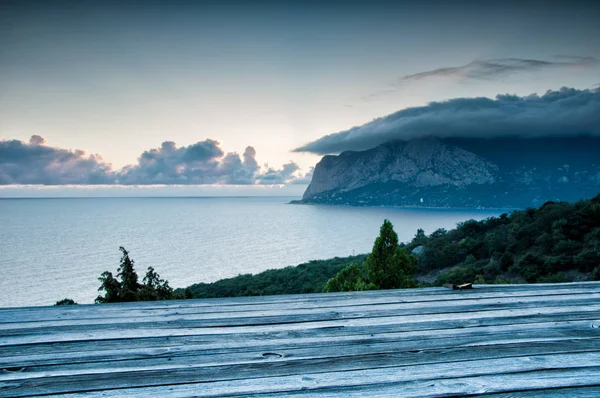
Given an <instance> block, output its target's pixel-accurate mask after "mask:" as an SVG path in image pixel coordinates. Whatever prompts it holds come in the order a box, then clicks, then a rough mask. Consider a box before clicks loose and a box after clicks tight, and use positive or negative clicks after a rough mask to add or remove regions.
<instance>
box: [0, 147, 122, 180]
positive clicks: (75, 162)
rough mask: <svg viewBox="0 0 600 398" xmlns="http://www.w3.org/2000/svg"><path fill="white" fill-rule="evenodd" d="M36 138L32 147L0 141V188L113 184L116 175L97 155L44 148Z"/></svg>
mask: <svg viewBox="0 0 600 398" xmlns="http://www.w3.org/2000/svg"><path fill="white" fill-rule="evenodd" d="M44 143H45V140H44V138H42V137H40V136H39V135H34V136H32V137H31V139H30V140H29V143H24V142H22V141H18V140H7V141H0V185H8V184H45V185H62V184H111V183H113V182H114V180H115V173H114V172H113V171H112V169H111V166H110V164H108V163H105V162H104V161H103V160H102V158H101V157H100V156H98V155H87V154H86V153H85V152H84V151H80V150H75V151H70V150H67V149H61V148H53V147H49V146H45V145H43V144H44Z"/></svg>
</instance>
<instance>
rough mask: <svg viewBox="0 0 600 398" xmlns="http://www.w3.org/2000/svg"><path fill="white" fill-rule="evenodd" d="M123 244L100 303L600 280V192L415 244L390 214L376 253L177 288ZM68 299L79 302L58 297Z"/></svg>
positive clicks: (420, 238) (422, 237) (421, 235)
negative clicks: (139, 266)
mask: <svg viewBox="0 0 600 398" xmlns="http://www.w3.org/2000/svg"><path fill="white" fill-rule="evenodd" d="M120 250H121V252H122V254H123V256H122V258H121V263H120V266H119V269H118V273H117V277H116V278H115V277H114V276H113V274H112V273H110V272H108V271H106V272H104V273H102V275H101V276H100V278H99V280H100V282H101V286H100V288H99V289H98V290H100V291H104V292H105V293H104V296H98V298H97V299H96V302H97V303H109V302H119V301H147V300H170V299H174V298H192V297H194V298H211V297H237V296H260V295H275V294H296V293H315V292H321V291H326V292H334V291H335V292H337V291H355V290H371V289H394V288H404V287H416V286H417V282H416V281H415V279H416V280H420V285H421V286H428V285H436V286H441V285H443V284H446V283H455V284H460V283H467V282H473V283H536V282H568V281H579V280H600V195H598V196H596V197H595V198H593V199H590V200H585V201H579V202H576V203H566V202H557V203H555V202H547V203H545V204H544V205H543V206H541V207H540V208H539V209H526V210H522V211H515V212H512V213H510V214H502V215H500V216H499V217H491V218H488V219H486V220H483V221H474V220H469V221H465V222H462V223H459V224H458V225H457V228H455V229H453V230H451V231H446V230H445V229H438V230H436V231H434V232H433V233H431V234H430V235H429V236H427V235H426V234H425V232H424V231H423V230H422V229H419V230H417V233H416V234H415V236H414V238H413V239H412V240H411V241H410V242H408V243H398V235H397V234H396V232H395V231H394V229H393V226H392V224H391V223H390V222H389V221H388V220H385V221H384V223H383V225H382V226H381V230H380V234H379V237H377V239H376V240H375V243H374V245H373V250H372V251H371V253H370V254H369V255H366V254H363V255H358V256H351V257H345V258H338V257H335V258H333V259H329V260H318V261H310V262H308V263H305V264H300V265H298V266H296V267H286V268H283V269H276V270H268V271H264V272H261V273H259V274H256V275H250V274H245V275H238V276H237V277H234V278H228V279H222V280H219V281H217V282H214V283H198V284H195V285H192V286H190V287H188V288H186V289H185V290H184V289H177V290H176V291H175V292H174V291H173V289H172V288H171V287H170V286H169V283H168V282H167V281H165V280H163V279H161V278H160V276H159V275H158V274H157V273H156V272H155V271H154V269H153V268H152V267H149V268H148V271H147V272H146V275H145V277H144V278H143V280H142V282H143V283H141V284H140V283H139V281H138V276H137V274H136V273H135V270H134V267H133V265H134V262H133V260H132V259H131V258H130V257H129V253H128V252H127V250H125V249H124V248H123V247H120ZM67 304H75V302H73V301H72V300H70V299H64V300H61V301H59V302H57V303H56V305H67Z"/></svg>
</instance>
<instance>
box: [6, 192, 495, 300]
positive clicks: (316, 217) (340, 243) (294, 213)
mask: <svg viewBox="0 0 600 398" xmlns="http://www.w3.org/2000/svg"><path fill="white" fill-rule="evenodd" d="M291 199H293V198H281V197H277V198H98V199H0V271H1V272H2V277H1V278H0V307H6V306H25V305H51V304H54V302H56V301H57V300H59V299H62V298H64V297H69V298H72V299H74V300H75V301H77V302H80V303H91V302H93V300H94V298H95V297H96V296H97V294H98V292H97V288H98V286H99V282H98V280H97V278H98V276H99V275H100V274H101V273H102V272H103V271H105V270H110V271H112V272H113V273H115V272H116V269H117V266H118V263H119V258H120V252H119V250H118V248H119V246H121V245H122V246H125V247H126V248H127V249H128V250H129V251H130V253H131V257H132V258H133V259H134V260H135V264H136V269H137V271H138V274H140V275H143V274H144V271H145V269H146V268H147V267H148V266H153V267H154V268H155V269H156V270H157V271H158V273H159V274H160V275H161V277H163V278H165V279H168V280H169V282H170V284H171V286H173V287H184V286H187V285H190V284H192V283H197V282H212V281H215V280H218V279H221V278H227V277H232V276H236V275H238V274H240V273H257V272H260V271H263V270H266V269H269V268H282V267H285V266H288V265H296V264H299V263H302V262H305V261H308V260H312V259H325V258H331V257H334V256H347V255H351V254H352V253H356V254H358V253H363V252H367V251H369V250H370V249H371V246H372V244H373V240H374V239H375V237H376V235H377V234H378V231H379V226H380V225H381V223H382V222H383V220H384V219H385V218H388V219H390V220H391V221H392V223H393V224H394V226H395V228H396V231H397V232H398V235H399V237H400V240H401V241H406V240H409V239H411V238H412V236H413V235H414V234H415V232H416V230H417V228H423V229H424V230H425V232H427V233H430V232H432V231H434V230H435V229H437V228H440V227H443V228H447V229H449V228H453V227H454V226H455V225H456V223H457V222H458V221H463V220H467V219H470V218H475V219H483V218H486V217H489V216H492V215H497V214H499V213H500V212H501V211H489V210H488V211H482V210H413V209H392V208H357V207H345V206H344V207H332V206H306V205H288V204H286V203H287V202H288V201H289V200H291Z"/></svg>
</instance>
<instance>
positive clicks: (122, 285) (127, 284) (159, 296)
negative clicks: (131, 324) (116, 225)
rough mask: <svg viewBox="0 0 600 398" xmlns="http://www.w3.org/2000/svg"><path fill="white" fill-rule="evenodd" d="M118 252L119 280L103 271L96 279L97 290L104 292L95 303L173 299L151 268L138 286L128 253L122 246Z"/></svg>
mask: <svg viewBox="0 0 600 398" xmlns="http://www.w3.org/2000/svg"><path fill="white" fill-rule="evenodd" d="M119 250H121V253H122V256H121V262H120V264H119V268H118V273H117V277H118V278H119V279H120V280H118V279H117V278H115V277H114V276H113V274H112V273H111V272H109V271H104V272H103V273H102V275H100V278H98V280H99V281H100V287H99V288H98V290H99V291H103V290H104V291H105V294H104V296H98V297H97V298H96V303H116V302H124V301H151V300H172V299H174V298H175V295H174V294H173V289H172V288H171V287H170V286H169V282H168V281H166V280H164V279H161V278H160V275H158V274H157V273H156V272H155V271H154V268H152V267H148V271H147V272H146V276H145V277H144V279H143V282H144V284H143V285H142V284H139V283H138V276H137V273H136V272H135V269H134V268H133V264H134V261H133V260H132V259H131V258H130V257H129V252H128V251H127V250H125V248H124V247H123V246H121V247H119ZM189 296H190V294H186V295H185V296H184V297H181V298H188V297H189Z"/></svg>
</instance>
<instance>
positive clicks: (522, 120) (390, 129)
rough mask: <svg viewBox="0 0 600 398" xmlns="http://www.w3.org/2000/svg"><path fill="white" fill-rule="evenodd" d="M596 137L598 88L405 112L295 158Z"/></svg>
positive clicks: (313, 145) (328, 139)
mask: <svg viewBox="0 0 600 398" xmlns="http://www.w3.org/2000/svg"><path fill="white" fill-rule="evenodd" d="M579 134H592V135H600V88H595V89H590V90H577V89H574V88H566V87H563V88H561V89H560V90H558V91H550V90H549V91H547V92H546V93H545V94H544V95H542V96H539V95H537V94H532V95H529V96H525V97H519V96H516V95H509V94H506V95H498V96H496V98H495V99H490V98H482V97H480V98H455V99H451V100H448V101H444V102H431V103H430V104H428V105H426V106H421V107H414V108H407V109H403V110H401V111H398V112H396V113H393V114H391V115H388V116H385V117H382V118H378V119H375V120H373V121H372V122H369V123H366V124H364V125H362V126H357V127H353V128H351V129H349V130H345V131H341V132H338V133H334V134H329V135H326V136H324V137H322V138H320V139H318V140H316V141H313V142H310V143H308V144H306V145H304V146H302V147H300V148H296V149H295V150H294V151H295V152H311V153H315V154H329V153H339V152H342V151H345V150H364V149H369V148H373V147H375V146H377V145H380V144H383V143H385V142H389V141H392V140H409V139H414V138H422V137H465V138H468V137H472V138H490V137H502V136H535V137H540V136H571V135H579Z"/></svg>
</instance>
